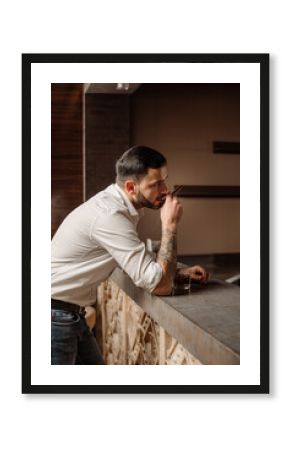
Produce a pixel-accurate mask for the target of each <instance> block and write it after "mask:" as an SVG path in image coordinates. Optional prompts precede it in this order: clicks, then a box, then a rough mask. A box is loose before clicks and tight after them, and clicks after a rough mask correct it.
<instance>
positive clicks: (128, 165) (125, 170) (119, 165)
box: [116, 145, 167, 184]
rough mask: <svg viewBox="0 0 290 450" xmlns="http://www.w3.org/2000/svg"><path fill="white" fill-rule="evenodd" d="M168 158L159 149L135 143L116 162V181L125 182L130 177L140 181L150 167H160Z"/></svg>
mask: <svg viewBox="0 0 290 450" xmlns="http://www.w3.org/2000/svg"><path fill="white" fill-rule="evenodd" d="M166 162H167V161H166V159H165V158H164V156H163V155H161V153H159V152H158V151H157V150H154V149H153V148H150V147H144V146H141V145H135V146H134V147H131V148H129V150H127V151H126V152H125V153H123V155H122V156H121V157H120V158H119V159H118V161H117V162H116V182H117V183H118V184H123V183H124V181H126V180H127V179H128V178H132V179H133V180H136V181H140V179H141V178H143V177H144V176H145V175H146V174H147V172H148V169H149V168H152V169H159V168H160V167H163V166H165V165H166Z"/></svg>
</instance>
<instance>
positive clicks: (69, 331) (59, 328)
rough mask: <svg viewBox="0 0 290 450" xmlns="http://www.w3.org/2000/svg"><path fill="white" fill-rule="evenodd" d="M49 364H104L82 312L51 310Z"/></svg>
mask: <svg viewBox="0 0 290 450" xmlns="http://www.w3.org/2000/svg"><path fill="white" fill-rule="evenodd" d="M51 364H104V361H103V358H102V355H101V352H100V349H99V346H98V344H97V341H96V338H95V336H94V335H93V333H92V332H91V331H90V329H89V327H88V326H87V324H86V321H85V314H84V313H79V314H77V313H73V312H68V311H62V310H56V309H52V310H51Z"/></svg>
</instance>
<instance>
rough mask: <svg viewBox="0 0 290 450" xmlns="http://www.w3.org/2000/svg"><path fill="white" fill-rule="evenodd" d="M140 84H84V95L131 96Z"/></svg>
mask: <svg viewBox="0 0 290 450" xmlns="http://www.w3.org/2000/svg"><path fill="white" fill-rule="evenodd" d="M140 86H141V83H85V85H84V89H85V93H86V94H133V92H135V91H136V90H137V89H138V88H139V87H140Z"/></svg>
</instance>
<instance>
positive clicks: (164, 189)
mask: <svg viewBox="0 0 290 450" xmlns="http://www.w3.org/2000/svg"><path fill="white" fill-rule="evenodd" d="M160 191H161V194H168V192H169V190H168V188H167V185H166V183H162V185H161V189H160Z"/></svg>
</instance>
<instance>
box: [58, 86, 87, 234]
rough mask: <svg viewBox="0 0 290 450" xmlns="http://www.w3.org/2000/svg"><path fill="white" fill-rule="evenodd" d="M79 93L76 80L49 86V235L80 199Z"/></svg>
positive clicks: (79, 88)
mask: <svg viewBox="0 0 290 450" xmlns="http://www.w3.org/2000/svg"><path fill="white" fill-rule="evenodd" d="M82 92H83V85H82V84H80V83H78V84H75V83H70V84H64V83H53V84H52V85H51V202H52V205H51V220H52V224H51V234H52V236H53V234H54V233H55V231H56V230H57V228H58V226H59V225H60V223H61V222H62V221H63V219H64V218H65V217H66V216H67V214H68V213H69V212H70V211H72V210H73V209H74V208H75V207H77V206H78V205H79V204H80V203H81V202H82V181H83V180H82V125H83V124H82Z"/></svg>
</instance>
